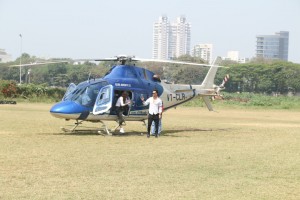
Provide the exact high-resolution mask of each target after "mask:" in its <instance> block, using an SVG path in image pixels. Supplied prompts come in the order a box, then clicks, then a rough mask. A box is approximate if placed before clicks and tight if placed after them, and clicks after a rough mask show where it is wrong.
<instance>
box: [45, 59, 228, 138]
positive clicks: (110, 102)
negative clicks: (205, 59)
mask: <svg viewBox="0 0 300 200" xmlns="http://www.w3.org/2000/svg"><path fill="white" fill-rule="evenodd" d="M93 61H117V62H119V64H117V65H114V66H113V67H112V68H111V69H110V70H109V71H108V72H107V73H106V75H105V76H104V77H102V78H98V79H91V78H89V79H88V80H87V81H84V82H81V83H79V84H78V85H75V84H74V83H71V84H70V85H69V87H68V88H67V90H66V93H65V95H64V97H63V98H62V100H61V101H60V102H58V103H56V104H55V105H53V106H52V108H51V109H50V113H51V115H52V116H54V117H56V118H62V119H65V120H67V121H69V120H75V121H76V122H75V124H74V126H73V127H72V128H70V129H67V128H61V129H62V130H63V131H64V132H76V129H77V127H78V126H79V125H81V124H82V123H83V122H96V123H100V124H101V125H102V126H101V127H100V128H99V129H98V132H99V133H100V132H101V131H104V132H105V133H106V134H107V135H112V134H113V133H112V132H114V131H116V129H117V128H118V126H117V127H116V128H115V129H113V130H111V129H109V128H108V126H107V125H106V123H105V121H116V122H117V120H118V119H117V114H116V107H115V104H116V101H117V99H118V98H119V96H120V95H121V94H122V92H124V91H125V92H127V94H128V95H129V98H130V99H131V102H132V103H131V105H130V107H129V109H128V111H127V112H126V113H124V115H125V116H124V118H125V121H138V122H142V123H144V125H146V122H145V121H146V120H147V119H148V117H147V114H148V106H144V105H143V103H142V100H141V98H145V99H147V98H149V97H150V96H152V91H153V90H154V89H155V90H157V91H158V96H159V98H161V99H162V101H163V107H164V108H163V109H164V112H165V111H167V110H169V109H170V108H174V107H176V106H178V105H180V104H183V103H185V102H187V101H190V100H192V99H193V98H195V97H196V96H201V97H202V99H203V101H204V102H205V104H206V106H207V108H208V110H209V111H213V107H212V105H211V102H210V98H209V97H210V96H211V97H212V96H216V95H219V94H220V90H223V89H224V80H223V83H222V84H221V85H219V86H216V85H215V84H214V78H215V75H216V72H217V70H218V68H219V67H222V66H218V65H208V64H199V63H190V62H181V61H172V60H156V59H142V58H136V57H134V56H126V55H120V56H115V57H112V58H103V59H94V60H93ZM150 61H151V62H160V63H176V64H184V65H194V66H195V65H196V66H206V67H210V68H209V70H208V72H207V74H206V76H205V78H204V80H203V82H202V84H201V85H188V84H186V85H183V84H174V83H171V82H168V81H166V80H163V81H162V80H160V78H159V76H158V75H156V74H155V73H154V72H152V71H150V70H148V69H145V68H142V67H138V66H136V65H135V64H132V62H150Z"/></svg>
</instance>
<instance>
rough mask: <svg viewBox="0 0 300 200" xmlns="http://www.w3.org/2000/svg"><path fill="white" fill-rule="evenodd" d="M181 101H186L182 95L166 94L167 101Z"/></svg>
mask: <svg viewBox="0 0 300 200" xmlns="http://www.w3.org/2000/svg"><path fill="white" fill-rule="evenodd" d="M173 99H174V101H182V100H185V99H186V96H185V94H184V93H176V94H168V95H167V100H168V101H173Z"/></svg>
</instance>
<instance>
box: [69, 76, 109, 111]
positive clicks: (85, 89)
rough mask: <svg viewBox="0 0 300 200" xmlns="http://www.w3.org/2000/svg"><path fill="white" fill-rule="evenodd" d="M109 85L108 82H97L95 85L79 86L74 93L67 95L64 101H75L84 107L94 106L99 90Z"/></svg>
mask: <svg viewBox="0 0 300 200" xmlns="http://www.w3.org/2000/svg"><path fill="white" fill-rule="evenodd" d="M105 85H108V83H107V82H106V81H102V82H97V83H94V84H85V85H78V86H76V88H75V89H73V91H72V92H70V93H69V94H67V95H65V97H64V98H63V101H67V100H69V101H75V102H76V103H78V104H80V105H83V106H93V105H94V103H95V100H96V97H97V95H98V93H99V90H100V89H101V88H102V87H103V86H105Z"/></svg>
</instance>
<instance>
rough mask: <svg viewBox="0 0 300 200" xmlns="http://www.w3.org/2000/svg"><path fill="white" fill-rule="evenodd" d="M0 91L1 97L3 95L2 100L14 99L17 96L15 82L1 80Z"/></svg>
mask: <svg viewBox="0 0 300 200" xmlns="http://www.w3.org/2000/svg"><path fill="white" fill-rule="evenodd" d="M0 91H1V95H3V96H4V98H8V97H9V98H11V97H16V96H17V84H16V82H15V81H6V80H1V81H0Z"/></svg>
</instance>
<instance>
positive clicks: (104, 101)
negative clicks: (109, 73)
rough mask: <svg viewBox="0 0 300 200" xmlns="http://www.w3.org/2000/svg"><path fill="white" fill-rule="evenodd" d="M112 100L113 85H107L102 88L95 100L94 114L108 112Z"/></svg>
mask: <svg viewBox="0 0 300 200" xmlns="http://www.w3.org/2000/svg"><path fill="white" fill-rule="evenodd" d="M112 101H113V86H112V85H107V86H105V87H103V88H101V90H100V91H99V93H98V96H97V98H96V101H95V105H94V108H93V114H94V115H99V114H103V113H105V112H107V111H108V110H109V109H110V108H111V106H112Z"/></svg>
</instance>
